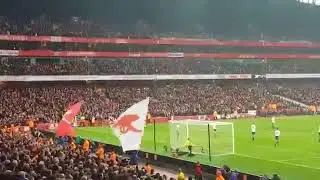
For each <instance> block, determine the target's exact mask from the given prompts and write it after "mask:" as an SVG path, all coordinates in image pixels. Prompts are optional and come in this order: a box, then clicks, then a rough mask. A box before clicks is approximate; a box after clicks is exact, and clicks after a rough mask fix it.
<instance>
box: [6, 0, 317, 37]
mask: <svg viewBox="0 0 320 180" xmlns="http://www.w3.org/2000/svg"><path fill="white" fill-rule="evenodd" d="M43 13H45V14H47V15H48V16H50V17H51V18H52V19H60V18H61V17H70V16H81V17H83V18H85V19H93V20H95V21H98V22H102V23H106V24H135V23H136V22H137V21H138V20H141V19H142V20H144V22H146V23H148V24H151V25H152V26H154V27H156V29H157V30H159V29H160V30H161V29H167V30H168V29H169V30H171V31H194V28H195V27H200V29H204V30H205V31H206V32H216V33H219V34H221V33H225V34H228V33H237V32H238V31H248V33H252V32H250V31H253V32H266V31H267V32H275V30H276V34H277V35H283V34H289V35H292V36H294V35H295V34H312V33H313V34H314V33H318V32H319V31H320V21H319V20H318V19H319V17H320V9H319V8H312V7H309V6H304V5H301V4H298V3H296V1H295V0H14V1H13V0H1V6H0V15H6V16H10V17H11V18H14V19H20V20H21V19H24V18H26V17H27V18H30V17H37V16H39V15H40V14H43ZM319 39H320V38H319Z"/></svg>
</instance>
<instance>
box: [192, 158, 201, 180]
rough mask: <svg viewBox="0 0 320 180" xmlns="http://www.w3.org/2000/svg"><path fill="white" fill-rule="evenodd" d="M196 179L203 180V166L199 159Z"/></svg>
mask: <svg viewBox="0 0 320 180" xmlns="http://www.w3.org/2000/svg"><path fill="white" fill-rule="evenodd" d="M194 174H195V175H194V176H195V179H196V180H202V175H203V174H202V166H201V164H200V163H199V161H198V162H197V163H196V167H195V173H194Z"/></svg>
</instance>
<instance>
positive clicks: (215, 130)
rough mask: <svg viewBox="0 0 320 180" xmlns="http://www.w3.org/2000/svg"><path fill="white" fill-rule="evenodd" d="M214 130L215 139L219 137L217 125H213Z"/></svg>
mask: <svg viewBox="0 0 320 180" xmlns="http://www.w3.org/2000/svg"><path fill="white" fill-rule="evenodd" d="M212 129H213V135H214V137H216V136H217V125H215V124H212Z"/></svg>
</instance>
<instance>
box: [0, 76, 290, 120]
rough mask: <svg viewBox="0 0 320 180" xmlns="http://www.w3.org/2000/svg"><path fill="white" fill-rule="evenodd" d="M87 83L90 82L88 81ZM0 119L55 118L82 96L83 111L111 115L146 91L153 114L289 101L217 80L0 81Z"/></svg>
mask: <svg viewBox="0 0 320 180" xmlns="http://www.w3.org/2000/svg"><path fill="white" fill-rule="evenodd" d="M91 86H92V85H91ZM0 93H1V96H0V98H1V99H0V101H1V102H2V103H1V104H0V109H1V110H0V120H1V121H0V122H1V123H7V122H15V121H24V120H26V119H30V118H39V119H40V120H44V121H49V122H55V121H58V120H60V119H61V116H62V114H63V113H64V112H65V110H66V108H67V107H68V106H69V105H71V104H72V103H75V102H78V101H84V102H85V103H84V105H83V106H82V110H81V114H82V116H84V117H86V118H88V119H91V118H92V117H95V118H97V119H109V118H115V117H117V116H118V115H119V113H120V112H123V111H124V110H125V109H126V108H128V107H129V106H131V105H132V104H133V103H136V102H138V101H140V100H142V99H144V98H146V97H148V96H149V97H151V102H150V105H149V111H150V112H151V114H152V115H153V116H166V117H171V116H172V115H211V114H213V112H214V111H216V112H218V113H219V114H223V115H225V114H232V113H234V112H235V111H237V112H238V113H245V112H247V110H254V109H257V110H261V109H265V108H268V105H269V104H273V103H277V105H278V108H279V109H286V108H288V107H290V106H291V105H290V103H287V102H285V101H282V100H281V99H278V98H275V97H274V96H272V95H271V94H269V93H268V92H267V90H265V89H263V87H254V86H241V85H236V84H233V85H218V84H215V83H203V82H201V83H192V84H191V83H188V84H167V85H157V86H156V87H154V86H153V85H152V84H151V85H149V86H143V87H131V86H125V87H122V86H106V87H89V86H87V85H79V87H76V86H72V85H69V86H66V85H64V86H62V85H61V86H59V85H56V86H54V87H20V88H14V87H3V88H2V89H0Z"/></svg>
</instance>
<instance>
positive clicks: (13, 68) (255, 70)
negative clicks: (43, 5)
mask: <svg viewBox="0 0 320 180" xmlns="http://www.w3.org/2000/svg"><path fill="white" fill-rule="evenodd" d="M318 64H319V63H318V62H316V61H313V62H310V61H309V62H304V63H301V62H298V61H293V62H292V61H290V62H289V61H286V62H282V61H270V62H269V61H267V62H263V61H258V60H257V61H254V62H252V61H240V60H238V61H237V60H233V61H228V60H226V61H217V60H174V59H94V60H93V59H89V60H88V59H85V58H84V59H73V60H71V59H55V60H51V62H50V59H44V60H43V59H13V58H6V57H3V58H1V60H0V74H1V75H125V74H128V75H130V74H265V73H319V69H318V68H317V67H318Z"/></svg>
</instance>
